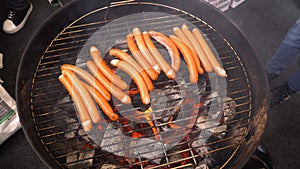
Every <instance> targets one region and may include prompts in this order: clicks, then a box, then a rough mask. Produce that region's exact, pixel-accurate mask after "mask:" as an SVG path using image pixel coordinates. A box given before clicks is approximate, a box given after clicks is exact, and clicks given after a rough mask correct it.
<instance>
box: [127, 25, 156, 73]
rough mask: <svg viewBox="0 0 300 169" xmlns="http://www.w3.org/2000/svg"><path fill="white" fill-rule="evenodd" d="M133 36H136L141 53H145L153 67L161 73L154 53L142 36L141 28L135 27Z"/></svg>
mask: <svg viewBox="0 0 300 169" xmlns="http://www.w3.org/2000/svg"><path fill="white" fill-rule="evenodd" d="M132 32H133V36H134V38H135V41H136V44H137V46H138V48H139V49H140V51H141V53H142V54H143V55H144V57H145V58H146V60H147V61H148V62H149V64H150V65H151V66H152V67H153V69H154V70H155V71H156V73H158V74H160V68H159V66H158V64H157V63H156V60H155V59H154V57H153V56H152V54H151V53H150V52H149V50H148V49H147V46H146V44H145V41H144V38H143V36H142V33H141V31H140V29H139V28H133V31H132Z"/></svg>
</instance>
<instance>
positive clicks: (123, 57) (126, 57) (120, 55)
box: [109, 49, 154, 91]
mask: <svg viewBox="0 0 300 169" xmlns="http://www.w3.org/2000/svg"><path fill="white" fill-rule="evenodd" d="M109 55H110V56H115V57H117V58H119V59H121V60H123V61H125V62H126V63H128V64H130V65H131V66H132V67H134V68H135V69H136V70H137V71H138V72H139V73H140V74H141V76H142V77H143V79H144V81H145V83H146V85H147V88H148V90H149V91H152V90H153V89H154V86H153V83H152V81H151V79H150V77H149V76H148V74H147V73H146V71H145V70H144V69H143V68H142V67H141V66H140V65H139V64H138V63H137V62H136V61H135V60H134V59H133V58H132V57H131V56H130V55H129V54H127V53H126V52H124V51H122V50H120V49H111V50H110V51H109Z"/></svg>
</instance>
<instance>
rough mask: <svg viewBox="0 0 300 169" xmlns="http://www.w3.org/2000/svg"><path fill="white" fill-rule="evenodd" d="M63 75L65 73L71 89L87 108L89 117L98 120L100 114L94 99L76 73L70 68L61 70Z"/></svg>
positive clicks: (95, 121)
mask: <svg viewBox="0 0 300 169" xmlns="http://www.w3.org/2000/svg"><path fill="white" fill-rule="evenodd" d="M61 72H62V74H63V75H65V76H66V77H67V78H68V79H69V81H70V82H71V83H72V85H73V90H76V91H77V92H78V94H79V96H80V97H81V99H82V101H83V103H84V104H85V107H86V109H87V110H88V112H89V114H90V117H91V119H92V121H93V122H94V123H98V122H99V121H100V115H99V112H98V109H97V107H96V105H95V102H94V100H93V99H92V97H91V95H90V93H89V92H88V91H87V89H86V88H85V86H84V85H83V84H82V83H83V82H82V81H80V80H79V79H78V78H77V77H76V75H75V74H74V73H73V72H72V71H70V70H62V71H61Z"/></svg>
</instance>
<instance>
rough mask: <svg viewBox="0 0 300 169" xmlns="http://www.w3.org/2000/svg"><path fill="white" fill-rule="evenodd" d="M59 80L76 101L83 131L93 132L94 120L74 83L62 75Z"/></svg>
mask: <svg viewBox="0 0 300 169" xmlns="http://www.w3.org/2000/svg"><path fill="white" fill-rule="evenodd" d="M58 79H59V81H60V82H61V83H62V84H63V86H64V87H65V88H66V89H67V91H68V93H69V94H70V95H71V97H72V100H73V101H74V104H75V107H76V109H77V112H78V116H79V119H80V121H81V125H82V127H83V130H84V131H86V132H89V131H91V130H92V120H91V117H90V115H89V113H88V111H87V109H86V107H85V105H84V103H83V101H82V99H81V96H80V95H79V94H78V92H77V91H76V90H74V88H73V86H72V83H71V82H70V81H69V80H68V79H67V78H66V76H65V75H60V76H59V77H58Z"/></svg>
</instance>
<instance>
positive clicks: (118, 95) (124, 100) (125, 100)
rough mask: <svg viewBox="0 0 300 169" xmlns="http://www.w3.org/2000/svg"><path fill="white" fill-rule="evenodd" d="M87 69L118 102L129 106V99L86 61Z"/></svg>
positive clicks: (91, 63)
mask: <svg viewBox="0 0 300 169" xmlns="http://www.w3.org/2000/svg"><path fill="white" fill-rule="evenodd" d="M87 67H88V69H89V70H90V72H91V73H92V74H93V75H94V76H95V78H96V79H97V80H98V81H99V82H100V83H101V84H102V85H103V86H104V87H105V88H106V89H107V90H108V91H109V92H110V93H111V94H112V95H113V96H115V97H116V98H117V99H118V100H120V101H121V102H122V103H125V104H129V103H131V99H130V97H129V96H128V95H127V94H125V93H124V92H123V91H122V90H121V89H120V88H119V87H117V86H115V85H114V84H112V83H111V82H110V81H109V80H108V79H106V77H105V76H104V75H103V74H102V73H101V71H100V70H99V69H98V67H97V66H96V64H95V63H94V62H93V61H91V60H88V61H87Z"/></svg>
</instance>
